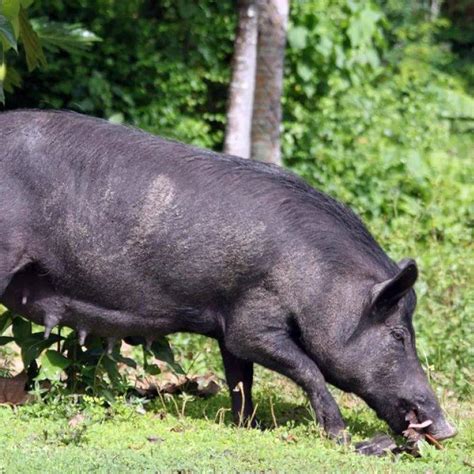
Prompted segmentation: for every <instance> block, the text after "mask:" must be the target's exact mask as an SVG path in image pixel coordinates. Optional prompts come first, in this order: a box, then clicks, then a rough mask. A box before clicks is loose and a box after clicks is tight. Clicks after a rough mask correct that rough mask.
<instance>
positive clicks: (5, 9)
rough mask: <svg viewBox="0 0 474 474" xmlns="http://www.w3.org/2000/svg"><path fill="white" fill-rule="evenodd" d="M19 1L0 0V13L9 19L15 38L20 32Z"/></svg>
mask: <svg viewBox="0 0 474 474" xmlns="http://www.w3.org/2000/svg"><path fill="white" fill-rule="evenodd" d="M20 7H21V2H20V0H2V1H0V14H2V15H4V16H6V17H7V18H8V20H9V21H10V23H11V25H12V27H13V31H14V33H15V38H18V34H19V32H20V22H19V14H20Z"/></svg>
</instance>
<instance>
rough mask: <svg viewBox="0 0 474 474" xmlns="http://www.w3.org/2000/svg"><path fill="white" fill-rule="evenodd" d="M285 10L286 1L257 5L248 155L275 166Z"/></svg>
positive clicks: (262, 1)
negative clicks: (255, 58) (255, 74)
mask: <svg viewBox="0 0 474 474" xmlns="http://www.w3.org/2000/svg"><path fill="white" fill-rule="evenodd" d="M288 10H289V0H260V2H259V26H258V48H257V76H256V84H255V97H254V105H253V109H254V111H253V120H252V150H251V156H252V158H253V159H256V160H261V161H265V162H269V163H275V164H278V165H280V164H281V152H280V124H281V95H282V87H283V61H284V56H285V44H286V32H287V26H288Z"/></svg>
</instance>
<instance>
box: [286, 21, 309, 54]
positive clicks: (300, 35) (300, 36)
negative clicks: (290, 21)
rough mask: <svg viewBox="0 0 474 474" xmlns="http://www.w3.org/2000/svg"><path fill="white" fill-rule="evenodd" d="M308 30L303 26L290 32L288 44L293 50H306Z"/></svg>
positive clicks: (296, 27)
mask: <svg viewBox="0 0 474 474" xmlns="http://www.w3.org/2000/svg"><path fill="white" fill-rule="evenodd" d="M307 39H308V30H307V29H306V28H304V27H303V26H295V27H294V28H291V29H290V30H289V31H288V42H289V43H290V46H291V47H292V48H293V49H304V48H306V44H307Z"/></svg>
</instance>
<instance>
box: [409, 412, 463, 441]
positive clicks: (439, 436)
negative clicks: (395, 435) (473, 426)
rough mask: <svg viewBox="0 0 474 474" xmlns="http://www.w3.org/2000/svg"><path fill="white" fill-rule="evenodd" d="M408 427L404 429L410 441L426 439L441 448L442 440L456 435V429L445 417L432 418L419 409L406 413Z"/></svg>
mask: <svg viewBox="0 0 474 474" xmlns="http://www.w3.org/2000/svg"><path fill="white" fill-rule="evenodd" d="M405 422H406V429H405V430H403V431H402V434H403V436H405V438H407V440H408V442H411V443H414V444H416V443H418V441H421V440H425V441H427V442H428V443H430V444H432V445H434V446H436V447H437V448H438V449H441V444H440V443H439V442H440V441H442V440H445V439H448V438H452V437H453V436H456V434H457V432H456V429H455V428H453V427H452V426H451V425H450V424H449V423H448V422H447V421H446V420H444V418H442V419H440V420H432V419H430V418H428V417H426V416H422V415H421V414H420V413H419V412H418V410H415V409H412V410H410V411H408V412H407V413H406V414H405Z"/></svg>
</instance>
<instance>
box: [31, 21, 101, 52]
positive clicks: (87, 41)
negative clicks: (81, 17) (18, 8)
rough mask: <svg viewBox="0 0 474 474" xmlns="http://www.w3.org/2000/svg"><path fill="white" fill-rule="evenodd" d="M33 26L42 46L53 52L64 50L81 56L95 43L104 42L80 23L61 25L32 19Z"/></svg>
mask: <svg viewBox="0 0 474 474" xmlns="http://www.w3.org/2000/svg"><path fill="white" fill-rule="evenodd" d="M31 25H32V27H33V29H34V31H35V32H36V33H37V35H38V37H39V39H40V40H41V45H42V46H43V47H44V48H46V49H49V50H51V51H57V50H58V49H62V50H63V51H66V52H67V53H69V54H80V53H83V52H84V51H86V50H87V49H89V48H90V47H91V46H92V45H93V44H94V43H97V42H99V41H102V39H101V38H99V37H98V36H96V35H95V34H94V33H92V32H91V31H89V30H87V29H85V28H83V26H82V25H81V24H79V23H73V24H68V23H60V22H55V21H49V20H48V19H47V18H32V19H31Z"/></svg>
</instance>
